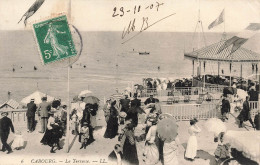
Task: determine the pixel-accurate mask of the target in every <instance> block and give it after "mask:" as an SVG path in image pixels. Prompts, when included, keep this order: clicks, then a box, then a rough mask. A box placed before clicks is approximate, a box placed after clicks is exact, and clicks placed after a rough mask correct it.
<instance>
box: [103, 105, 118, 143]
mask: <svg viewBox="0 0 260 165" xmlns="http://www.w3.org/2000/svg"><path fill="white" fill-rule="evenodd" d="M115 104H116V101H113V102H112V103H111V107H110V116H109V119H108V122H107V129H106V132H105V134H104V138H110V139H112V138H114V137H115V136H116V135H117V131H118V112H117V109H116V108H115Z"/></svg>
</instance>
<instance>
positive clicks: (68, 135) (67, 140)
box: [66, 0, 71, 153]
mask: <svg viewBox="0 0 260 165" xmlns="http://www.w3.org/2000/svg"><path fill="white" fill-rule="evenodd" d="M68 20H69V21H71V0H69V9H68ZM67 74H68V108H67V128H66V129H67V131H66V146H67V148H66V151H67V153H68V152H69V148H70V147H69V139H70V108H71V105H70V59H69V65H68V73H67Z"/></svg>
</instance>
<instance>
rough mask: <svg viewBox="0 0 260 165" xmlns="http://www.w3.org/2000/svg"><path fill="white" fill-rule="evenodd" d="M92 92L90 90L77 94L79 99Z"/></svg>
mask: <svg viewBox="0 0 260 165" xmlns="http://www.w3.org/2000/svg"><path fill="white" fill-rule="evenodd" d="M91 93H92V92H91V91H90V90H84V91H81V92H80V93H79V97H83V96H86V95H87V94H91Z"/></svg>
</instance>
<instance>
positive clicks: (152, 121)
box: [148, 117, 158, 124]
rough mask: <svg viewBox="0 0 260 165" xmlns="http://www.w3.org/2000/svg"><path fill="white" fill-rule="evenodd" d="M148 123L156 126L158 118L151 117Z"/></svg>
mask: <svg viewBox="0 0 260 165" xmlns="http://www.w3.org/2000/svg"><path fill="white" fill-rule="evenodd" d="M148 121H150V122H151V123H152V124H156V123H157V122H158V120H157V118H156V117H150V118H148Z"/></svg>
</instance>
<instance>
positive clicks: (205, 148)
mask: <svg viewBox="0 0 260 165" xmlns="http://www.w3.org/2000/svg"><path fill="white" fill-rule="evenodd" d="M205 121H206V120H200V121H199V123H198V125H199V126H200V127H201V128H202V132H201V133H200V134H199V135H198V150H199V151H198V157H199V158H198V159H196V160H195V161H194V162H189V161H187V160H185V159H184V151H185V148H186V142H187V140H188V137H189V135H188V132H187V128H188V126H189V121H179V122H178V125H179V139H180V142H181V145H180V146H179V162H180V164H184V165H186V164H187V165H189V164H195V165H204V164H205V165H209V164H210V165H214V164H215V158H214V154H213V153H214V151H215V149H216V147H217V143H214V142H213V134H212V133H209V132H207V131H206V129H205V128H204V126H203V125H204V123H205ZM246 124H248V123H246ZM97 125H98V126H97V127H96V130H95V132H94V137H95V139H96V141H95V142H93V143H92V144H91V145H89V146H87V148H86V149H85V150H84V149H81V150H80V149H79V148H80V146H81V144H80V143H79V142H78V137H75V136H71V137H72V138H71V139H70V144H71V149H70V152H69V153H67V152H66V150H65V148H66V146H63V149H62V150H57V151H56V153H55V154H51V153H50V147H49V146H45V145H41V144H40V140H41V138H42V136H43V134H40V133H38V130H40V127H39V125H38V126H37V128H36V131H35V132H33V133H27V132H26V123H23V124H19V125H18V124H15V129H16V130H18V129H19V130H21V131H22V133H23V135H24V139H25V141H26V142H25V143H26V145H25V149H22V150H19V151H16V150H14V152H13V153H12V154H10V155H7V154H6V153H3V152H0V156H1V160H8V161H10V162H9V163H10V164H19V163H21V162H23V164H31V163H33V161H38V159H41V158H44V160H45V161H55V162H56V164H64V163H65V162H66V161H70V163H73V162H74V163H73V164H85V163H87V162H89V164H102V163H101V162H107V156H108V155H109V153H110V152H111V151H112V149H113V146H114V145H115V144H116V143H117V137H116V138H114V139H104V138H103V135H104V132H105V122H104V117H103V112H102V111H99V114H98V118H97ZM226 125H227V128H228V130H245V129H244V128H238V126H237V124H236V121H235V118H234V117H233V116H230V119H229V120H228V122H226ZM248 125H249V124H248ZM142 126H143V125H142V124H140V125H139V126H138V127H137V129H136V130H135V134H136V136H138V135H140V134H141V133H143V130H142ZM246 128H247V129H249V130H251V129H252V128H251V127H249V126H247V127H246ZM13 139H14V135H13V134H12V133H11V134H10V136H9V142H10V143H12V140H13ZM64 141H65V139H64V138H63V139H62V140H61V144H62V145H63V144H64ZM143 147H144V142H138V143H137V150H138V156H139V161H140V164H143V162H142V152H143ZM54 155H55V159H53V158H54V157H53V156H54ZM2 158H3V159H2ZM49 159H50V160H49ZM96 161H97V162H96ZM67 163H68V162H67ZM0 164H2V163H1V162H0ZM5 164H6V162H5ZM106 164H110V163H106Z"/></svg>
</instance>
